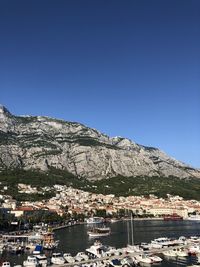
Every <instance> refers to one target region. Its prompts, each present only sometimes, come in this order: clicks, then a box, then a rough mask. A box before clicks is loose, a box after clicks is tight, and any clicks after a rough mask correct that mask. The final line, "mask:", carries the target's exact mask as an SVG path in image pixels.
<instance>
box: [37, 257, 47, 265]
mask: <svg viewBox="0 0 200 267" xmlns="http://www.w3.org/2000/svg"><path fill="white" fill-rule="evenodd" d="M36 259H37V261H38V263H39V265H40V266H41V267H46V266H47V264H48V261H47V257H46V256H45V255H44V254H43V255H37V256H36Z"/></svg>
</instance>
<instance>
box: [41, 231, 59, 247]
mask: <svg viewBox="0 0 200 267" xmlns="http://www.w3.org/2000/svg"><path fill="white" fill-rule="evenodd" d="M57 246H58V241H55V240H54V233H53V232H46V233H43V248H44V249H48V250H53V249H55V248H56V247H57Z"/></svg>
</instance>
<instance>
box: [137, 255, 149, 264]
mask: <svg viewBox="0 0 200 267" xmlns="http://www.w3.org/2000/svg"><path fill="white" fill-rule="evenodd" d="M135 259H136V260H137V261H138V262H139V263H140V264H151V263H153V260H152V259H151V258H150V257H148V256H147V255H145V254H142V255H136V256H135Z"/></svg>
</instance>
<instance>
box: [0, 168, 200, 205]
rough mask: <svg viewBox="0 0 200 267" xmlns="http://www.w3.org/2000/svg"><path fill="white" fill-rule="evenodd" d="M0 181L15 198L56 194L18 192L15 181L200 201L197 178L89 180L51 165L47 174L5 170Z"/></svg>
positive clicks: (28, 198) (106, 192)
mask: <svg viewBox="0 0 200 267" xmlns="http://www.w3.org/2000/svg"><path fill="white" fill-rule="evenodd" d="M0 182H1V184H0V190H2V189H3V187H4V186H7V187H8V189H7V190H6V191H4V193H5V194H10V195H12V196H13V197H14V198H15V199H17V200H41V199H47V198H49V197H51V196H54V195H55V193H54V192H53V191H48V192H45V193H44V195H43V194H25V193H23V194H22V193H18V189H17V184H18V183H24V184H29V185H32V186H35V187H37V188H38V189H40V188H41V187H45V186H50V187H51V186H53V185H54V184H61V185H67V186H72V187H74V188H77V189H82V190H85V191H89V192H95V193H102V194H115V195H116V196H129V195H149V194H154V195H156V196H158V197H166V194H171V195H179V196H182V197H183V198H185V199H197V200H200V195H199V192H200V180H199V179H195V178H190V179H180V178H177V177H168V178H166V177H123V176H117V177H113V178H110V179H103V180H100V181H95V182H89V181H87V180H85V179H81V178H77V177H76V176H74V175H73V174H71V173H69V172H67V171H63V170H57V169H54V168H51V170H49V172H47V173H44V172H39V171H24V170H13V171H4V172H1V173H0Z"/></svg>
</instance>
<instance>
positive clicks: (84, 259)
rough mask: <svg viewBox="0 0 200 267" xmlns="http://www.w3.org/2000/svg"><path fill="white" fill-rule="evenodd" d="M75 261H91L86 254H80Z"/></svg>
mask: <svg viewBox="0 0 200 267" xmlns="http://www.w3.org/2000/svg"><path fill="white" fill-rule="evenodd" d="M74 259H75V261H79V262H80V261H87V260H89V257H88V255H86V254H85V252H78V253H77V254H76V256H75V257H74Z"/></svg>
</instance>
